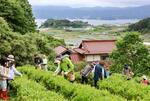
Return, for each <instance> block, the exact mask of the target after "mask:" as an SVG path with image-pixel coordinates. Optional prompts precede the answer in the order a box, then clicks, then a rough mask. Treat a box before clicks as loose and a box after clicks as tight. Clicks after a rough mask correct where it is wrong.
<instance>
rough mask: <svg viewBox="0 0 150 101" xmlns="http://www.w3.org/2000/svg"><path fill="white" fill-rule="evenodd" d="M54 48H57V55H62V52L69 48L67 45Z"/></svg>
mask: <svg viewBox="0 0 150 101" xmlns="http://www.w3.org/2000/svg"><path fill="white" fill-rule="evenodd" d="M54 50H55V53H56V54H57V55H60V54H62V53H64V52H66V51H67V50H68V49H67V48H66V47H64V46H58V47H56V48H55V49H54Z"/></svg>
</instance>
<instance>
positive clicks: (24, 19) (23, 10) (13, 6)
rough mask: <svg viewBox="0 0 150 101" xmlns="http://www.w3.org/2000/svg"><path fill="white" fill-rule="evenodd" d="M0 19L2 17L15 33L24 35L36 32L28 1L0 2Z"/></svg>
mask: <svg viewBox="0 0 150 101" xmlns="http://www.w3.org/2000/svg"><path fill="white" fill-rule="evenodd" d="M0 17H3V18H4V19H5V20H6V21H7V22H8V24H9V26H10V27H11V28H12V29H13V30H14V31H15V32H20V33H22V34H24V33H26V32H35V31H36V24H35V21H34V17H33V14H32V9H31V5H30V4H29V2H28V0H21V1H20V0H0Z"/></svg>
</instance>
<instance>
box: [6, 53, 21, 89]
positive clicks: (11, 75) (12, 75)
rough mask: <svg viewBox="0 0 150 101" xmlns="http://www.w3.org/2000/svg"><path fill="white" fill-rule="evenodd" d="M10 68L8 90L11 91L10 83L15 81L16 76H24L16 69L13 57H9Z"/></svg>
mask: <svg viewBox="0 0 150 101" xmlns="http://www.w3.org/2000/svg"><path fill="white" fill-rule="evenodd" d="M7 61H8V66H9V77H8V79H7V88H8V89H10V87H9V85H10V82H11V81H13V80H14V78H15V75H18V76H22V74H21V73H20V72H19V71H18V70H17V69H16V68H15V58H14V56H13V55H8V57H7Z"/></svg>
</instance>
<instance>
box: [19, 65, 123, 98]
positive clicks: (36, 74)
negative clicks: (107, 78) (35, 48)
mask: <svg viewBox="0 0 150 101" xmlns="http://www.w3.org/2000/svg"><path fill="white" fill-rule="evenodd" d="M19 70H20V71H22V72H23V73H24V74H26V75H27V76H28V78H30V79H32V80H35V81H37V82H39V83H42V84H44V85H45V87H46V88H47V89H49V90H54V91H55V92H58V93H61V94H62V95H64V96H65V97H66V99H68V100H70V101H105V100H109V101H125V99H123V98H122V97H120V96H116V95H111V94H110V93H109V92H107V91H105V90H97V89H95V88H92V87H90V86H88V85H81V84H76V83H70V82H69V81H67V80H65V79H64V78H62V77H59V76H54V74H53V73H52V72H45V71H41V70H35V69H34V68H32V67H31V66H25V67H21V68H19Z"/></svg>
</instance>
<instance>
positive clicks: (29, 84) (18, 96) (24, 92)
mask: <svg viewBox="0 0 150 101" xmlns="http://www.w3.org/2000/svg"><path fill="white" fill-rule="evenodd" d="M11 86H12V88H13V90H14V93H15V98H14V99H15V100H14V101H65V99H64V97H63V96H62V95H60V94H57V93H55V92H51V91H48V90H47V89H46V88H45V87H44V86H42V85H40V84H38V83H36V82H35V81H32V80H28V79H27V77H22V78H17V79H16V80H14V81H13V82H12V83H11Z"/></svg>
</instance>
